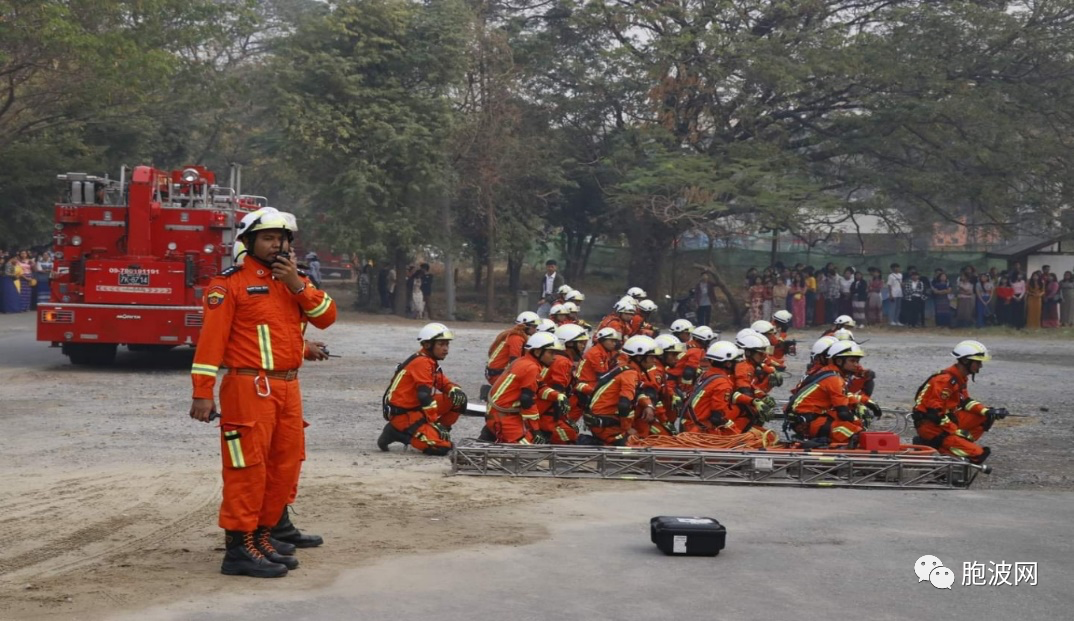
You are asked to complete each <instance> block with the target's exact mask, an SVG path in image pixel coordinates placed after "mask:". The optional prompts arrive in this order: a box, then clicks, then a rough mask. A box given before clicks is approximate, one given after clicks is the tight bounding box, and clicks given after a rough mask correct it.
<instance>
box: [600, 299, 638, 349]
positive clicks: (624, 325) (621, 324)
mask: <svg viewBox="0 0 1074 621" xmlns="http://www.w3.org/2000/svg"><path fill="white" fill-rule="evenodd" d="M637 309H638V303H637V302H635V301H634V298H631V297H629V296H627V297H624V298H621V299H620V300H619V301H618V302H616V303H615V306H614V307H613V308H612V312H611V313H609V314H607V315H605V316H604V319H601V320H600V325H598V326H597V331H596V333H594V334H593V342H594V343H596V342H597V334H600V331H601V330H603V329H604V328H611V329H612V330H615V331H616V332H618V333H619V334H621V335H623V338H627V337H629V336H630V330H631V329H632V323H633V321H634V317H635V316H636V312H637Z"/></svg>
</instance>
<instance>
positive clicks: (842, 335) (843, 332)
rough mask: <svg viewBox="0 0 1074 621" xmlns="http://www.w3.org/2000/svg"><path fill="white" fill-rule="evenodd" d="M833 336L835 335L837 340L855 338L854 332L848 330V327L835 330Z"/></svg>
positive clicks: (851, 339)
mask: <svg viewBox="0 0 1074 621" xmlns="http://www.w3.org/2000/svg"><path fill="white" fill-rule="evenodd" d="M832 336H833V337H835V340H837V341H853V340H854V333H853V332H851V331H850V330H847V329H846V328H839V329H838V330H836V331H835V332H832Z"/></svg>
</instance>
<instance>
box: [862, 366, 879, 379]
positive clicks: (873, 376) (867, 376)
mask: <svg viewBox="0 0 1074 621" xmlns="http://www.w3.org/2000/svg"><path fill="white" fill-rule="evenodd" d="M864 377H865V379H867V380H871V379H876V371H873V370H872V369H869V370H868V371H866V372H865V375H864Z"/></svg>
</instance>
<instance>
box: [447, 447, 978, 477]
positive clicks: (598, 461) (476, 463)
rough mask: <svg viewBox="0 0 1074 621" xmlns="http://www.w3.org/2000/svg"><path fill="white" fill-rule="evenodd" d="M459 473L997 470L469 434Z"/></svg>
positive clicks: (945, 473)
mask: <svg viewBox="0 0 1074 621" xmlns="http://www.w3.org/2000/svg"><path fill="white" fill-rule="evenodd" d="M451 470H452V473H453V474H456V475H474V476H505V477H556V478H571V479H623V480H631V481H675V482H684V483H709V484H718V485H728V484H745V485H782V486H792V487H863V488H884V489H956V488H966V487H969V486H970V485H971V484H972V483H973V481H974V479H975V478H976V477H977V474H978V473H979V472H985V473H987V472H988V471H989V470H990V469H989V468H988V467H986V466H978V465H975V464H971V463H969V462H966V461H964V460H961V459H957V458H954V457H945V456H928V457H922V456H908V455H892V454H868V455H866V454H849V453H848V454H839V453H817V452H812V451H806V450H803V451H765V450H752V451H732V450H725V451H720V450H704V451H702V450H689V449H683V450H678V449H638V448H629V447H588V446H556V445H538V446H527V445H517V444H490V443H482V442H478V441H474V440H463V441H461V442H460V443H459V444H458V445H456V447H455V450H454V451H453V452H452V457H451Z"/></svg>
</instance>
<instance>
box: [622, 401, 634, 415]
mask: <svg viewBox="0 0 1074 621" xmlns="http://www.w3.org/2000/svg"><path fill="white" fill-rule="evenodd" d="M633 409H634V402H632V401H631V400H630V399H627V398H626V397H619V416H624V417H626V416H630V411H631V410H633Z"/></svg>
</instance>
